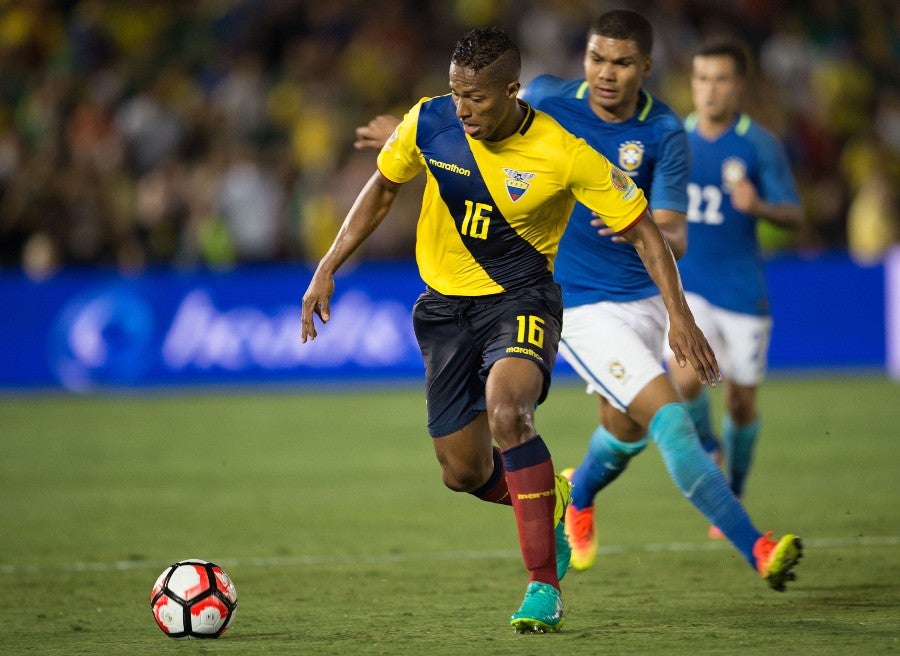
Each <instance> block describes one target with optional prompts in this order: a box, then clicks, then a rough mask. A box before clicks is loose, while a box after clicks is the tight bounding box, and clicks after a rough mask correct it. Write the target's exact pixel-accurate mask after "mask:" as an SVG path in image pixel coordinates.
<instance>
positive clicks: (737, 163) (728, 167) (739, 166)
mask: <svg viewBox="0 0 900 656" xmlns="http://www.w3.org/2000/svg"><path fill="white" fill-rule="evenodd" d="M746 177H747V163H746V162H744V160H742V159H740V158H739V157H729V158H728V159H726V160H725V161H724V162H722V187H723V188H724V189H725V191H728V192H730V191H731V189H732V187H733V186H734V184H735V183H736V182H739V181H740V180H743V179H744V178H746Z"/></svg>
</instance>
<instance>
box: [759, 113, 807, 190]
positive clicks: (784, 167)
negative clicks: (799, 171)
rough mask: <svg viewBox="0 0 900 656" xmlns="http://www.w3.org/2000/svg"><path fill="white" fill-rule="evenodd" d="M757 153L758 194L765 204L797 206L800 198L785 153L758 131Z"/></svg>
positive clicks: (765, 134)
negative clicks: (758, 171)
mask: <svg viewBox="0 0 900 656" xmlns="http://www.w3.org/2000/svg"><path fill="white" fill-rule="evenodd" d="M756 142H757V143H756V147H757V152H758V153H759V170H760V189H759V190H758V193H759V195H760V197H762V198H763V199H764V200H765V201H766V202H767V203H772V204H774V205H780V204H785V205H799V204H800V196H799V194H798V193H797V186H796V184H795V183H794V175H793V173H792V172H791V167H790V164H789V163H788V159H787V153H785V152H784V148H783V147H782V146H781V143H780V142H779V141H778V140H777V139H776V138H775V137H774V136H773V135H771V134H769V133H767V132H764V131H762V130H760V131H759V132H758V133H757V135H756Z"/></svg>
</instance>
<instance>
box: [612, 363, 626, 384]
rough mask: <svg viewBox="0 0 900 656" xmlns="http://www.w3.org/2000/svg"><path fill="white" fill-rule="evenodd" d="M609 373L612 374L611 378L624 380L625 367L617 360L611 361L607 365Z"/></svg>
mask: <svg viewBox="0 0 900 656" xmlns="http://www.w3.org/2000/svg"><path fill="white" fill-rule="evenodd" d="M609 373H610V374H612V376H613V378H618V379H619V380H622V379H623V378H625V365H623V364H622V363H621V362H619V361H618V360H613V361H612V362H610V363H609Z"/></svg>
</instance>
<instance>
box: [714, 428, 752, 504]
mask: <svg viewBox="0 0 900 656" xmlns="http://www.w3.org/2000/svg"><path fill="white" fill-rule="evenodd" d="M759 426H760V420H759V417H757V418H756V419H754V420H753V421H752V422H750V423H749V424H747V425H746V426H735V425H734V422H733V421H732V420H731V417H730V416H729V415H725V417H724V419H723V420H722V436H723V438H724V442H725V463H726V468H727V471H728V475H729V477H730V479H731V490H732V492H734V494H735V495H736V496H738V497H740V496H743V494H744V483H745V482H746V479H747V473H748V472H749V471H750V465H751V464H752V463H753V450H754V448H755V446H756V436H757V435H759Z"/></svg>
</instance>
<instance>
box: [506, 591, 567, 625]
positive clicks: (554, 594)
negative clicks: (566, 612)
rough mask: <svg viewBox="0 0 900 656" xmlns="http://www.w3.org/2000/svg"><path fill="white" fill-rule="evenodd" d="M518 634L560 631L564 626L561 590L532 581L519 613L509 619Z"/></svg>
mask: <svg viewBox="0 0 900 656" xmlns="http://www.w3.org/2000/svg"><path fill="white" fill-rule="evenodd" d="M509 623H510V625H511V626H512V628H513V629H514V630H515V632H516V633H547V632H549V631H559V629H560V627H562V624H563V605H562V597H560V594H559V590H557V589H556V588H554V587H553V586H552V585H550V584H549V583H541V582H539V581H532V582H531V583H529V584H528V589H527V590H525V599H524V600H523V601H522V605H521V606H520V607H519V610H518V612H516V614H515V615H513V616H512V617H510V618H509Z"/></svg>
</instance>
